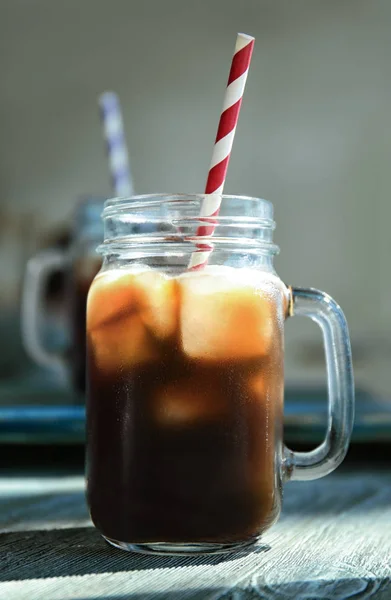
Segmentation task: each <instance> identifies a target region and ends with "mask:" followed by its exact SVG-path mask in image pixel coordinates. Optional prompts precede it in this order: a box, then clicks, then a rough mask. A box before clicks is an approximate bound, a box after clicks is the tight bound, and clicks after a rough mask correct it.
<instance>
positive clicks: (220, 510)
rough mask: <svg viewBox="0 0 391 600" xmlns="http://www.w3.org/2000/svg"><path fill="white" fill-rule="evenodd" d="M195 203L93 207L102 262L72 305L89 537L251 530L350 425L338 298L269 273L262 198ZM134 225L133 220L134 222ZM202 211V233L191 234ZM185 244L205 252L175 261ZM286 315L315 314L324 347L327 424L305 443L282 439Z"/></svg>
mask: <svg viewBox="0 0 391 600" xmlns="http://www.w3.org/2000/svg"><path fill="white" fill-rule="evenodd" d="M202 200H203V196H202V195H154V196H138V197H133V198H131V199H114V200H108V201H107V202H106V205H105V209H104V213H103V219H104V227H105V236H104V237H105V240H104V243H103V244H102V245H101V246H100V247H99V251H100V253H101V254H102V255H103V266H102V269H101V271H100V273H99V274H98V275H97V277H96V278H95V281H94V282H93V284H92V286H91V288H90V292H89V296H88V308H87V372H88V394H87V480H88V502H89V506H90V511H91V516H92V520H93V522H94V524H95V526H96V527H97V528H98V529H99V531H100V532H101V534H102V535H103V536H104V537H105V539H106V540H107V541H108V542H110V543H111V544H112V545H114V546H116V547H119V548H122V549H125V550H132V551H140V552H158V553H208V552H229V551H232V550H237V549H238V548H241V547H243V546H246V545H248V544H252V543H254V542H255V541H256V540H257V538H258V537H259V536H260V535H261V534H262V533H263V532H264V531H265V530H266V529H268V528H269V527H270V526H271V525H272V524H273V523H274V522H275V521H276V520H277V519H278V516H279V513H280V509H281V496H282V485H283V483H285V482H287V481H289V480H298V479H306V480H308V479H315V478H318V477H322V476H324V475H327V474H328V473H330V472H331V471H332V470H334V469H335V468H336V467H337V466H338V465H339V464H340V463H341V461H342V460H343V458H344V456H345V454H346V451H347V447H348V443H349V438H350V434H351V429H352V424H353V401H354V391H353V374H352V363H351V351H350V342H349V335H348V329H347V324H346V321H345V317H344V315H343V313H342V311H341V309H340V308H339V306H338V305H337V304H336V303H335V301H334V300H333V299H332V298H330V296H328V295H327V294H324V293H323V292H320V291H318V290H314V289H299V288H290V287H287V286H286V285H285V284H284V283H283V282H282V281H281V280H280V279H279V277H278V275H277V274H276V272H275V270H274V266H273V258H274V256H275V255H276V253H277V251H278V248H277V246H276V245H275V244H274V243H273V230H274V226H275V224H274V221H273V207H272V205H271V204H270V203H269V202H267V201H265V200H259V199H256V198H247V197H234V196H224V197H223V198H222V203H221V209H220V213H219V215H218V216H217V217H213V218H209V219H208V218H203V219H201V218H200V217H199V216H198V215H199V214H200V207H201V203H202ZM146 223H147V224H149V225H150V232H149V233H142V234H135V233H134V230H135V227H137V225H139V224H146ZM208 223H209V224H213V226H214V233H213V236H211V237H209V238H200V237H197V230H198V227H199V226H200V225H205V224H208ZM200 242H201V243H202V244H203V246H204V247H208V252H209V256H208V259H207V264H205V265H204V266H203V268H201V269H198V270H189V268H188V265H189V262H190V258H191V257H192V255H193V253H194V251H196V250H200ZM197 244H198V245H197ZM210 250H212V251H211V252H210ZM293 314H298V315H304V316H307V317H310V318H311V319H313V320H314V321H315V322H317V323H318V324H319V325H320V328H321V330H322V332H323V338H324V344H325V351H326V367H327V374H328V394H329V422H328V428H327V433H326V437H325V439H324V441H323V443H322V444H321V445H320V446H319V447H318V448H316V449H315V450H312V451H311V452H299V453H297V452H294V451H292V450H289V449H288V448H286V447H285V446H284V444H283V440H282V432H283V396H284V321H285V319H286V318H287V317H288V316H291V315H293Z"/></svg>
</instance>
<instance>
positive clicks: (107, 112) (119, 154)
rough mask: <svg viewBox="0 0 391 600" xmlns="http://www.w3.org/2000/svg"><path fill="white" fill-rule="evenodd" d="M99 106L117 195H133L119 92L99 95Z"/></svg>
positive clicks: (112, 179)
mask: <svg viewBox="0 0 391 600" xmlns="http://www.w3.org/2000/svg"><path fill="white" fill-rule="evenodd" d="M99 106H100V110H101V117H102V125H103V132H104V137H105V140H106V147H107V156H108V159H109V168H110V173H111V181H112V185H113V189H114V193H115V195H116V196H133V194H134V188H133V181H132V176H131V173H130V168H129V158H128V149H127V147H126V140H125V132H124V126H123V121H122V114H121V106H120V103H119V98H118V96H117V94H115V93H114V92H104V93H103V94H102V95H101V96H100V97H99Z"/></svg>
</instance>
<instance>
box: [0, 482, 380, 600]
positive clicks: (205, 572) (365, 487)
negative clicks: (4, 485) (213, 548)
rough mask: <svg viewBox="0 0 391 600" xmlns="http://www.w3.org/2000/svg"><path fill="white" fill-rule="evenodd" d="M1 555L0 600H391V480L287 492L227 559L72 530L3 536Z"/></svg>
mask: <svg viewBox="0 0 391 600" xmlns="http://www.w3.org/2000/svg"><path fill="white" fill-rule="evenodd" d="M63 500H64V501H65V505H67V506H68V508H67V510H68V514H69V515H71V516H72V515H75V514H80V506H81V504H82V503H83V500H82V496H81V495H80V494H79V495H77V494H76V495H75V494H73V495H72V494H70V495H68V497H67V498H63ZM25 506H26V513H25V522H26V521H28V512H29V509H28V507H27V505H25ZM32 506H35V508H34V510H33V512H34V511H36V510H37V506H36V501H34V502H32ZM52 506H53V509H55V503H53V505H52ZM49 507H50V504H48V505H47V508H49ZM49 517H50V519H52V516H50V515H48V518H49ZM68 524H69V525H72V519H70V520H69V523H68ZM14 525H15V521H14ZM22 525H23V524H22V522H19V523H17V528H18V529H20V528H21V526H22ZM63 525H66V523H63ZM0 551H1V552H2V555H3V560H2V566H1V571H0V573H1V579H2V581H3V583H1V584H0V597H3V596H4V597H5V598H7V599H9V600H13V599H14V598H15V599H18V600H23V599H24V598H26V600H27V599H28V600H41V598H50V599H53V600H56V599H58V600H60V599H61V600H67V599H71V598H72V599H74V598H77V599H78V600H82V599H83V600H87V599H88V600H91V599H92V598H93V599H98V598H114V600H120V599H125V598H130V599H133V600H134V599H137V598H145V599H146V600H147V599H148V600H149V599H150V598H151V599H152V598H157V599H159V598H168V599H170V598H172V599H177V598H184V599H187V598H189V599H196V598H205V599H206V600H209V599H210V600H212V599H214V600H217V599H220V598H224V599H232V600H241V599H243V598H250V599H251V598H267V599H273V600H279V599H282V600H284V599H285V598H287V599H288V598H289V599H291V598H297V599H298V600H312V599H317V598H319V599H328V598H330V599H331V598H333V599H334V598H335V599H337V600H344V599H350V598H360V599H364V598H365V599H371V600H372V599H373V598H376V599H378V600H386V599H387V600H389V599H390V598H391V583H390V582H391V476H390V475H389V474H388V473H387V472H385V471H384V472H381V473H371V472H369V471H367V472H359V471H358V472H355V473H340V474H339V473H338V474H335V475H332V476H329V477H328V478H325V479H323V480H319V481H313V482H307V483H292V484H287V486H286V488H285V502H284V511H283V515H282V517H281V520H280V522H279V523H278V524H277V525H275V526H274V527H273V528H272V529H271V530H270V531H269V532H268V533H266V534H265V536H264V538H263V540H262V544H261V545H260V546H259V547H258V548H255V550H252V551H250V552H247V553H241V554H236V555H233V556H230V557H228V558H224V557H199V558H196V559H191V558H183V557H174V558H160V557H154V556H152V557H148V556H137V555H132V554H126V553H122V552H120V551H115V550H114V549H111V548H109V547H107V546H105V544H104V543H103V541H101V539H100V538H99V535H98V534H97V533H96V532H95V531H94V530H93V529H91V528H80V527H76V528H75V527H71V528H69V529H65V530H62V531H55V530H50V529H49V530H47V531H40V532H36V533H34V532H29V533H26V532H23V531H14V532H9V533H4V534H2V535H1V536H0ZM4 551H6V553H7V554H6V557H7V560H4V558H5V555H4ZM18 579H19V581H18ZM12 580H13V581H12Z"/></svg>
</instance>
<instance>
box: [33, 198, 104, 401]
mask: <svg viewBox="0 0 391 600" xmlns="http://www.w3.org/2000/svg"><path fill="white" fill-rule="evenodd" d="M103 203H104V199H103V198H96V197H85V198H83V199H81V200H80V201H79V202H78V204H77V205H76V208H75V211H74V217H73V221H72V225H71V234H70V237H69V240H68V243H67V244H66V246H65V248H55V247H51V248H48V249H46V250H43V251H41V252H39V253H37V254H36V255H35V256H33V257H32V258H31V259H30V260H29V261H28V263H27V267H26V271H25V277H24V282H23V290H22V314H21V326H22V338H23V344H24V347H25V349H26V351H27V353H28V354H29V356H30V357H31V358H32V359H33V360H34V362H36V363H37V364H38V365H40V366H43V367H46V368H48V369H50V370H51V371H52V372H53V371H54V372H55V373H57V374H58V375H59V377H60V378H61V380H62V381H66V382H67V383H68V384H69V385H71V386H72V388H73V389H74V390H75V391H76V392H77V393H78V394H79V395H80V396H81V395H82V394H83V393H84V391H85V370H86V367H85V346H86V338H85V328H86V323H85V313H86V303H87V294H88V290H89V287H90V284H91V282H92V280H93V279H94V277H95V275H96V274H97V272H98V271H99V269H100V267H101V258H100V257H99V256H98V255H97V254H96V247H97V246H98V244H100V243H101V242H102V239H103V223H102V220H101V213H102V210H103ZM58 296H60V298H59V297H58ZM53 305H54V308H53ZM53 315H54V320H55V322H56V325H57V326H56V327H54V328H53V327H50V325H49V321H50V319H52V318H53ZM48 331H49V334H48ZM53 338H54V340H53Z"/></svg>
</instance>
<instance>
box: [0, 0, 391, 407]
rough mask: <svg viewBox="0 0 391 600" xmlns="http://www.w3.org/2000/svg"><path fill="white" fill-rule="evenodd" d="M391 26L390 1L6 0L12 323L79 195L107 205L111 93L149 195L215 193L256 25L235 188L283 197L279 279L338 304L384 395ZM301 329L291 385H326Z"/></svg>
mask: <svg viewBox="0 0 391 600" xmlns="http://www.w3.org/2000/svg"><path fill="white" fill-rule="evenodd" d="M390 30H391V2H390V0H371V1H369V0H269V1H266V0H240V1H238V0H202V1H200V2H190V1H188V0H164V1H163V0H138V1H134V0H66V1H61V0H0V72H1V86H0V131H1V135H0V202H1V204H0V236H1V237H0V252H1V254H0V309H1V315H2V318H3V321H4V320H7V319H8V316H7V315H8V314H11V313H15V312H17V300H18V295H19V289H20V281H21V276H22V272H23V267H24V263H25V261H26V259H27V257H28V256H29V255H30V254H31V253H32V252H34V250H35V249H36V248H37V247H38V245H39V239H40V236H41V235H42V233H43V232H47V231H48V230H49V229H50V228H52V227H55V226H58V224H60V223H62V222H64V221H65V220H66V219H67V218H68V217H69V214H70V211H71V209H72V206H73V203H74V201H75V199H76V197H77V196H79V195H80V194H83V193H97V194H107V195H110V185H109V176H108V169H107V163H106V159H105V151H104V144H103V141H102V135H101V128H100V122H99V116H98V109H97V96H98V95H99V94H100V93H101V92H102V91H104V90H106V89H112V90H114V91H116V92H118V94H119V96H120V99H121V102H122V107H123V112H124V120H125V127H126V133H127V140H128V145H129V150H130V156H131V167H132V171H133V175H134V179H135V184H136V188H137V192H139V193H147V192H156V191H160V192H163V191H171V192H174V191H183V192H197V191H202V190H203V186H204V183H205V180H206V174H207V170H208V165H209V160H210V156H211V150H212V145H213V141H214V136H215V131H216V127H217V122H218V117H219V112H220V109H221V105H222V100H223V94H224V88H225V84H226V79H227V75H228V68H229V62H230V58H231V54H232V52H233V47H234V43H235V34H236V32H237V31H244V32H246V33H249V34H252V35H254V36H255V37H256V44H255V51H254V56H253V61H252V66H251V70H250V75H249V78H248V84H247V89H246V93H245V99H244V104H243V109H242V113H241V117H240V121H239V127H238V130H237V135H236V139H235V143H234V149H233V153H232V160H231V164H230V168H229V175H228V179H227V184H226V192H227V193H242V194H247V195H255V196H260V197H265V198H267V199H269V200H271V201H272V202H273V204H274V206H275V214H276V221H277V231H276V240H277V243H278V244H279V245H280V247H281V255H280V257H279V258H278V259H277V261H276V267H277V271H278V273H279V274H280V276H281V277H282V278H283V279H284V281H286V282H287V283H292V284H294V285H304V286H308V285H311V286H314V287H319V288H321V289H324V290H326V291H328V292H329V293H330V294H331V295H332V296H334V297H335V298H336V300H337V301H338V302H339V303H340V304H341V305H342V307H343V309H344V311H345V313H346V315H347V318H348V322H349V324H350V329H351V335H352V342H353V352H354V357H355V368H356V379H357V381H358V383H359V384H361V385H363V386H365V387H367V388H369V389H370V390H372V391H374V392H376V393H378V394H381V395H383V396H384V397H385V398H387V397H388V396H389V388H390V386H389V383H390V371H391V369H390V358H391V319H390V312H391V311H390V304H391V300H390V299H391V278H390V277H389V264H390V260H391V241H390V239H391V238H390V233H389V230H390V221H391V198H390V197H389V196H390V193H389V190H390V176H391V175H390V174H391V114H390V113H391V109H390V107H391V60H390V59H391V35H390ZM297 321H298V322H297V323H295V322H294V321H292V323H289V325H288V327H287V378H288V380H289V381H298V382H302V381H305V382H317V381H320V382H322V381H324V378H325V375H324V366H323V354H322V348H321V342H320V334H319V333H318V331H317V329H316V326H315V325H313V326H312V325H311V324H308V323H305V322H302V321H301V320H299V319H297ZM5 346H7V345H5ZM2 353H3V355H4V354H6V353H7V347H3V349H2Z"/></svg>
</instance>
